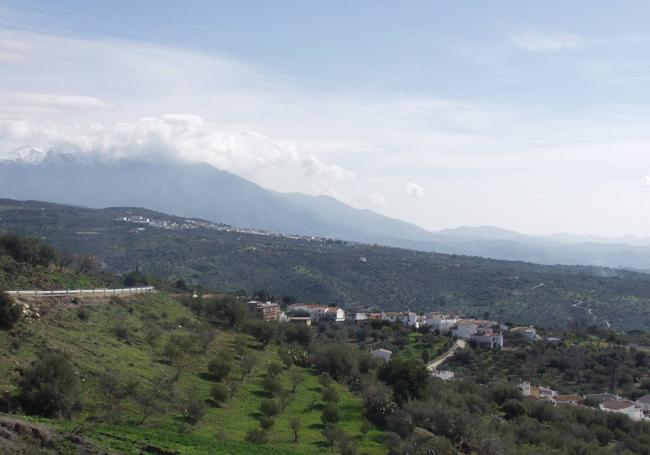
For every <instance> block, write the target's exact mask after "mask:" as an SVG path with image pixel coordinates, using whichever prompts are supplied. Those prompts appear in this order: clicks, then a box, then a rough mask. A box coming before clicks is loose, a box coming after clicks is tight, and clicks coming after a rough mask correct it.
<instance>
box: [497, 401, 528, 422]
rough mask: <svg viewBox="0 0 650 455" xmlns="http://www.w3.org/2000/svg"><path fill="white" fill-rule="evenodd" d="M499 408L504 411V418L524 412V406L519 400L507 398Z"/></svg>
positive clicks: (523, 413)
mask: <svg viewBox="0 0 650 455" xmlns="http://www.w3.org/2000/svg"><path fill="white" fill-rule="evenodd" d="M501 410H502V411H503V412H504V413H505V415H506V419H514V418H516V417H519V416H522V415H525V414H526V407H525V406H524V405H523V404H522V402H521V401H519V400H512V399H510V400H507V401H506V402H505V403H503V406H501Z"/></svg>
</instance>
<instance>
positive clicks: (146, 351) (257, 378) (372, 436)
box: [0, 293, 385, 455]
mask: <svg viewBox="0 0 650 455" xmlns="http://www.w3.org/2000/svg"><path fill="white" fill-rule="evenodd" d="M57 305H59V308H58V309H56V310H53V309H51V308H50V309H49V310H48V309H47V308H42V313H43V314H45V316H43V317H42V318H41V319H39V320H33V321H32V322H28V323H23V324H21V327H20V328H19V330H14V331H13V332H11V333H8V332H0V356H1V357H2V359H3V361H2V362H0V391H8V392H14V391H15V390H14V388H15V384H16V381H17V380H18V377H19V368H20V367H21V366H27V365H28V364H29V362H30V361H31V360H32V359H33V358H34V357H35V356H36V353H37V352H38V351H39V349H42V348H46V347H47V348H50V349H56V350H59V351H65V352H66V353H68V354H69V355H70V357H71V359H72V361H73V363H74V365H75V367H76V369H77V371H78V375H79V377H80V380H81V382H82V390H83V410H82V411H81V412H80V413H79V414H77V415H76V416H75V418H73V419H72V420H68V421H62V420H48V419H34V418H32V420H38V421H40V422H45V423H48V424H51V425H52V426H54V427H56V428H59V429H62V430H72V429H78V430H80V433H81V434H82V435H83V436H85V437H86V438H88V439H90V440H91V441H94V442H96V443H97V444H99V445H101V446H102V447H106V448H108V449H112V450H114V451H116V452H119V453H140V450H141V448H142V447H143V445H146V444H152V445H155V446H157V447H162V448H165V449H173V450H179V451H180V452H181V453H183V454H196V455H198V454H207V453H215V454H216V453H219V454H221V453H231V454H243V453H246V454H255V453H266V454H276V453H277V454H280V453H300V454H311V453H313V454H318V453H322V452H323V450H326V449H325V440H324V438H323V436H322V434H321V429H322V424H321V422H320V413H321V409H322V402H321V386H320V385H319V383H318V378H317V376H316V375H315V373H314V372H313V371H311V370H309V369H304V381H303V382H302V383H301V384H300V385H299V386H298V388H297V390H296V393H295V394H293V395H292V396H291V398H290V402H289V404H288V405H287V407H286V409H285V410H284V411H283V412H282V413H281V414H280V415H279V416H278V417H277V419H276V424H275V425H274V427H273V429H272V438H271V441H270V442H269V443H268V444H264V445H256V444H250V443H247V442H245V436H246V433H247V431H249V430H251V429H253V428H258V427H259V423H258V417H259V406H260V402H261V401H262V400H263V399H265V398H266V396H265V392H263V389H262V386H261V382H262V380H263V379H264V376H265V375H266V370H267V366H268V364H269V363H270V362H272V361H274V360H277V359H278V355H277V352H276V349H277V348H276V347H274V346H269V347H268V348H266V349H262V348H261V347H260V346H258V345H257V343H256V342H254V341H253V340H252V339H250V338H248V337H243V336H242V335H237V334H235V333H234V332H232V331H229V330H226V329H219V330H218V335H217V337H216V338H215V340H214V341H213V342H212V343H211V344H210V346H209V348H208V350H207V353H206V354H203V353H202V352H201V350H200V347H199V346H195V347H194V348H193V351H192V352H190V353H189V354H187V355H185V356H184V357H183V358H182V359H181V360H179V361H177V362H175V363H174V365H173V366H172V365H169V364H168V363H167V362H166V361H165V360H164V359H163V358H162V355H161V352H162V348H163V346H164V345H165V343H166V341H167V339H168V338H169V337H171V336H178V335H180V336H188V337H190V336H192V335H194V333H195V329H196V328H197V327H198V326H199V325H200V324H204V322H202V321H199V320H197V319H196V317H195V316H194V315H193V314H192V313H191V312H190V311H189V310H188V309H186V308H185V307H184V306H182V305H180V304H179V303H177V302H176V301H174V300H173V299H171V298H169V297H167V296H166V295H164V294H160V293H157V294H151V295H147V296H140V297H133V298H128V299H121V298H118V299H115V298H113V299H105V300H103V301H92V300H86V301H83V302H82V303H81V304H80V305H75V304H72V303H70V302H67V303H66V302H61V301H58V302H57ZM152 331H154V333H156V331H157V332H158V333H160V336H159V337H158V338H157V339H152V336H151V333H152ZM118 333H120V334H121V337H120V336H118ZM242 342H244V343H247V344H248V345H249V349H251V350H253V351H255V352H257V354H258V359H259V360H258V363H257V364H256V366H255V368H254V370H253V371H252V373H251V374H250V375H249V376H248V377H247V378H246V379H245V380H244V381H243V382H241V383H240V384H239V385H238V388H237V391H236V393H235V394H234V396H233V398H231V399H229V400H228V401H227V402H226V403H225V404H224V405H223V407H217V406H208V408H207V412H206V413H205V415H204V417H203V418H202V419H201V421H200V422H199V423H198V424H196V425H194V426H191V425H189V424H187V423H185V422H184V421H183V420H182V418H181V416H180V412H179V411H177V410H175V409H174V408H173V407H172V406H171V405H169V406H168V407H167V409H166V412H165V413H163V414H161V415H157V416H153V417H151V418H150V419H148V420H146V422H145V423H144V424H141V425H140V424H138V423H139V421H140V420H141V418H142V414H141V413H140V410H139V408H138V407H137V406H136V405H135V403H133V402H131V401H127V402H126V403H125V406H124V410H123V414H122V417H121V418H120V419H119V420H118V421H107V420H105V419H101V418H98V416H102V415H103V414H104V413H105V410H104V408H105V406H104V402H105V401H106V400H105V398H104V397H103V396H102V395H101V390H100V387H99V385H98V378H99V376H100V375H101V374H102V373H104V372H107V371H111V372H113V373H114V374H115V375H117V376H118V377H120V378H123V379H124V380H128V381H132V382H133V383H134V384H138V387H139V386H142V385H148V384H150V383H151V381H152V380H153V379H154V378H155V377H156V376H159V375H160V374H174V373H176V372H177V371H179V372H180V373H179V376H178V380H177V382H176V387H177V388H178V389H179V390H184V391H191V393H192V394H194V395H196V396H198V397H200V398H201V399H203V400H206V402H209V391H210V387H211V386H212V384H213V380H212V379H211V377H210V375H209V374H208V372H207V364H208V362H209V360H210V359H211V358H213V357H214V356H216V355H217V353H219V352H223V350H224V349H228V350H229V349H233V348H234V343H242ZM235 365H238V364H237V362H235ZM232 375H233V376H234V377H237V378H239V377H240V376H241V374H240V372H239V371H238V367H236V368H235V371H233V373H232ZM280 378H281V380H282V381H283V382H284V383H285V384H287V386H288V377H287V372H286V370H285V371H283V372H281V373H280ZM237 382H239V379H237ZM337 387H339V389H340V395H341V401H340V408H341V411H342V420H341V421H340V422H339V425H340V427H341V428H343V429H344V430H345V431H346V432H347V433H348V434H349V435H351V436H352V437H353V438H354V439H355V440H356V441H357V443H358V447H359V453H367V454H380V453H385V449H384V446H383V444H382V442H381V439H382V434H381V433H380V432H379V431H377V430H374V429H373V430H371V431H370V432H369V433H368V434H367V435H366V436H365V437H364V436H362V433H361V425H362V424H363V422H364V419H363V416H362V407H361V403H360V400H359V398H358V397H357V396H355V395H353V394H352V393H350V392H349V391H348V390H347V389H345V388H343V387H340V386H337ZM292 417H299V418H300V420H301V422H302V429H301V431H300V433H299V441H298V442H293V432H292V431H291V428H290V425H289V421H290V419H291V418H292Z"/></svg>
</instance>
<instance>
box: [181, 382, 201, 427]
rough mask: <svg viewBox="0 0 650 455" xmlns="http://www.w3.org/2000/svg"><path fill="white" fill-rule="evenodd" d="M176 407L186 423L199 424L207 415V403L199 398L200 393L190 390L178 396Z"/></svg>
mask: <svg viewBox="0 0 650 455" xmlns="http://www.w3.org/2000/svg"><path fill="white" fill-rule="evenodd" d="M176 406H177V408H178V409H179V410H180V411H181V415H182V416H183V419H185V421H187V422H189V423H191V424H192V425H195V424H197V423H198V422H199V421H200V420H201V419H202V418H203V415H204V414H205V403H204V402H203V400H202V399H200V398H199V391H198V390H197V389H196V388H190V389H187V390H184V391H182V392H180V393H179V394H177V398H176Z"/></svg>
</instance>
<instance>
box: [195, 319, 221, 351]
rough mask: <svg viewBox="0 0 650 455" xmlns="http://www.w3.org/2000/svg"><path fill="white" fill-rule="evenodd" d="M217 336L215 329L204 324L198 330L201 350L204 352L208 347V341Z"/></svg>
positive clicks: (210, 341)
mask: <svg viewBox="0 0 650 455" xmlns="http://www.w3.org/2000/svg"><path fill="white" fill-rule="evenodd" d="M216 336H217V331H216V330H215V329H214V328H213V327H210V326H204V327H202V328H201V330H199V343H200V345H201V352H203V354H205V353H206V352H207V351H208V348H209V347H210V343H212V341H213V340H214V338H215V337H216Z"/></svg>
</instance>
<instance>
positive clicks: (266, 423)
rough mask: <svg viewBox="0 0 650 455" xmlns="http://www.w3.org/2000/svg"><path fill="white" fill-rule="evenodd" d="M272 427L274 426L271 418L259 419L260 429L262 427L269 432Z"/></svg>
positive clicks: (263, 417)
mask: <svg viewBox="0 0 650 455" xmlns="http://www.w3.org/2000/svg"><path fill="white" fill-rule="evenodd" d="M273 425H275V420H273V417H270V416H262V418H261V419H260V427H262V428H263V429H265V430H270V429H271V428H272V427H273Z"/></svg>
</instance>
